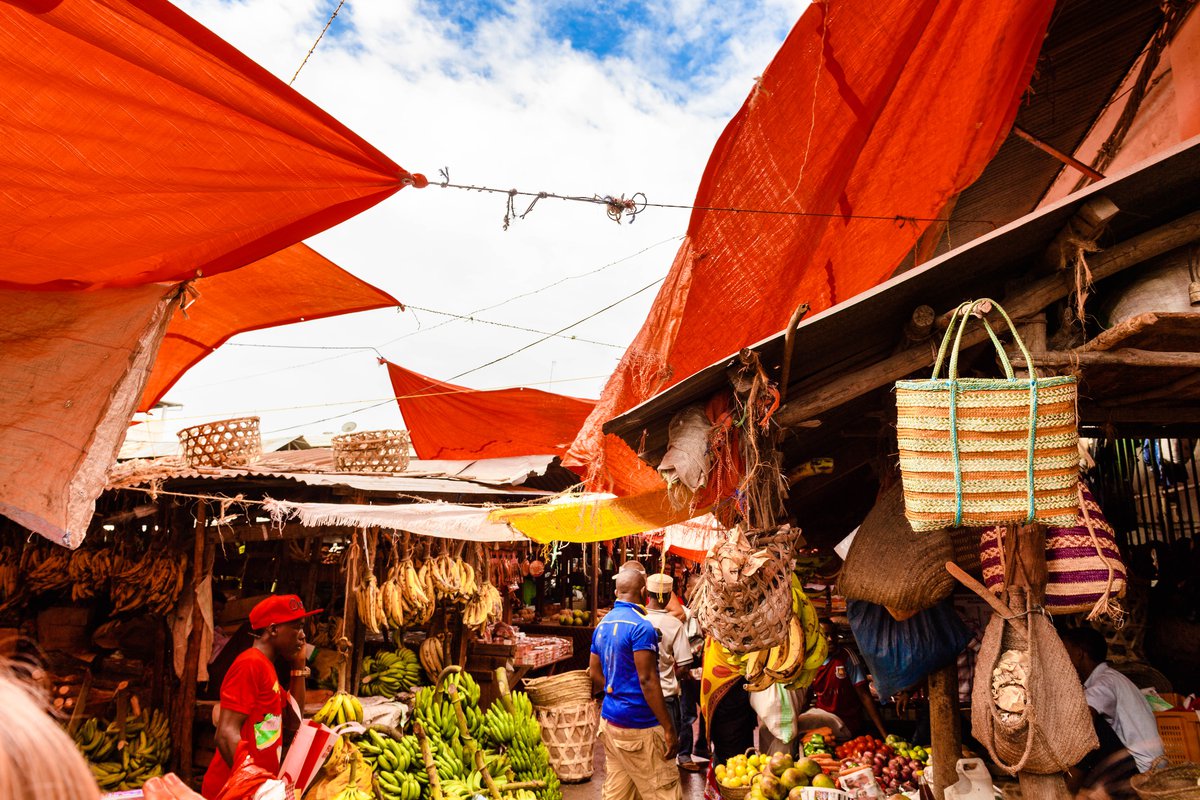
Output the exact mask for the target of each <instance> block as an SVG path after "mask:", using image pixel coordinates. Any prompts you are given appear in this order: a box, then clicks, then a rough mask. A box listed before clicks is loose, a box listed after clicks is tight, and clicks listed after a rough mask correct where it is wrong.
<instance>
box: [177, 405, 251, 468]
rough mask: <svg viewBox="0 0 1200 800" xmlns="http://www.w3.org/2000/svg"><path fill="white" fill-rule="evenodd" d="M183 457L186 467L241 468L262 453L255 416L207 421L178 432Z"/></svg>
mask: <svg viewBox="0 0 1200 800" xmlns="http://www.w3.org/2000/svg"><path fill="white" fill-rule="evenodd" d="M179 443H180V444H181V445H183V460H184V461H186V462H187V465H188V466H189V467H240V466H245V465H247V464H253V463H254V462H255V461H257V460H258V459H259V456H261V455H262V437H261V435H260V434H259V430H258V417H235V418H233V419H222V420H218V421H216V422H206V423H204V424H203V425H195V426H193V427H191V428H184V429H183V430H181V431H180V432H179Z"/></svg>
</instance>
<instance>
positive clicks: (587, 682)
mask: <svg viewBox="0 0 1200 800" xmlns="http://www.w3.org/2000/svg"><path fill="white" fill-rule="evenodd" d="M525 693H526V694H528V695H529V700H530V702H532V703H533V704H534V705H535V706H537V707H538V708H554V707H557V706H574V705H578V704H580V703H586V702H589V701H591V699H592V676H591V675H590V674H588V671H587V670H586V669H577V670H572V671H571V672H564V673H562V674H561V675H550V676H548V677H545V678H526V679H525Z"/></svg>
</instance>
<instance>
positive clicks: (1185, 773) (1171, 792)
mask: <svg viewBox="0 0 1200 800" xmlns="http://www.w3.org/2000/svg"><path fill="white" fill-rule="evenodd" d="M1165 763H1166V759H1165V758H1163V757H1161V756H1160V757H1159V758H1158V759H1156V760H1155V762H1154V764H1153V766H1151V768H1150V771H1149V772H1143V773H1142V774H1141V775H1134V776H1133V777H1132V778H1130V779H1129V785H1130V786H1131V787H1133V790H1134V791H1135V792H1137V793H1138V797H1140V798H1142V800H1200V764H1180V765H1179V766H1175V767H1165V768H1164V767H1163V766H1162V765H1163V764H1165Z"/></svg>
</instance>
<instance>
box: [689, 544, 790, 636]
mask: <svg viewBox="0 0 1200 800" xmlns="http://www.w3.org/2000/svg"><path fill="white" fill-rule="evenodd" d="M753 539H754V541H753V542H751V537H750V536H748V535H747V534H746V533H744V532H743V531H742V530H740V529H738V530H735V531H734V532H733V533H732V534H731V535H730V537H729V539H728V540H726V541H725V542H724V543H722V544H719V545H717V546H716V547H714V548H713V549H712V550H710V551H709V554H708V556H707V557H706V558H705V559H704V564H703V566H702V567H701V574H700V582H699V583H698V585H697V587H696V592H695V595H694V596H693V598H692V602H691V609H692V611H694V612H695V613H696V616H697V617H698V618H699V620H700V626H701V627H702V628H703V629H704V630H706V631H708V634H709V636H711V637H712V638H713V639H715V640H716V641H717V642H719V643H720V644H722V645H724V646H725V647H727V648H729V650H730V651H732V652H734V653H749V652H751V651H754V650H766V649H768V648H771V647H775V646H776V645H778V644H780V643H782V642H783V639H784V637H785V636H786V635H787V632H788V617H789V616H790V615H791V613H792V548H793V546H794V545H795V543H796V542H797V541H798V539H799V531H795V530H792V529H790V528H788V527H787V526H786V525H785V526H784V527H783V528H781V529H780V530H779V531H777V532H774V531H773V532H770V533H766V534H757V535H754V537H753Z"/></svg>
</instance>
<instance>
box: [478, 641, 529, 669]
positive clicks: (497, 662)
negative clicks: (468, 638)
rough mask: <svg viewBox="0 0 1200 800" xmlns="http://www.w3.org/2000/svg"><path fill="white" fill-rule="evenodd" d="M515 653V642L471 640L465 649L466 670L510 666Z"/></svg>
mask: <svg viewBox="0 0 1200 800" xmlns="http://www.w3.org/2000/svg"><path fill="white" fill-rule="evenodd" d="M516 653H517V646H516V645H515V644H487V643H484V642H476V641H472V642H471V643H470V645H469V646H468V649H467V671H468V672H491V671H492V670H494V669H498V668H500V667H511V666H512V664H511V662H512V660H513V657H514V656H515V655H516Z"/></svg>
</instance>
